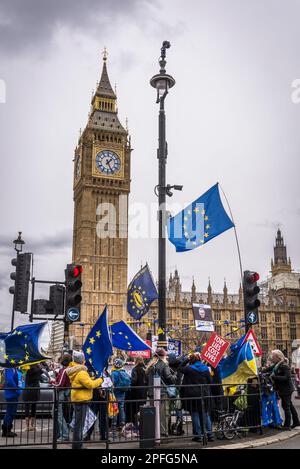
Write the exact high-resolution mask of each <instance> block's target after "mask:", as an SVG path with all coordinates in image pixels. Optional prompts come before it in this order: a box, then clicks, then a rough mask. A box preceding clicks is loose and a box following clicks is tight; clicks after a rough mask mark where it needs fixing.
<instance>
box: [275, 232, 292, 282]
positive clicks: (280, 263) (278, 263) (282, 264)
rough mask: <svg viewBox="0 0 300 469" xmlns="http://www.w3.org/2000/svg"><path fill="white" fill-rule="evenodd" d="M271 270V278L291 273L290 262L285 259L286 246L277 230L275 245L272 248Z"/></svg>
mask: <svg viewBox="0 0 300 469" xmlns="http://www.w3.org/2000/svg"><path fill="white" fill-rule="evenodd" d="M271 270H272V275H273V276H274V275H277V274H281V273H283V272H291V271H292V267H291V260H290V259H288V258H287V253H286V245H285V244H284V241H283V236H282V235H281V231H280V230H279V229H278V230H277V236H276V244H275V246H274V262H273V259H272V261H271Z"/></svg>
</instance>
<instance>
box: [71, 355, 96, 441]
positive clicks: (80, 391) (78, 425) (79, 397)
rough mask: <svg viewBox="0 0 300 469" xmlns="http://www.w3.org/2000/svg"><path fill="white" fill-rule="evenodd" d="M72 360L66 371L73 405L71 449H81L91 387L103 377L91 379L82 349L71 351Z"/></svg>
mask: <svg viewBox="0 0 300 469" xmlns="http://www.w3.org/2000/svg"><path fill="white" fill-rule="evenodd" d="M72 358H73V361H72V362H71V363H70V365H69V367H68V368H67V370H66V373H67V375H68V377H69V380H70V382H71V387H72V390H71V401H72V403H73V406H74V415H75V423H74V433H73V444H72V449H81V448H82V442H83V428H84V423H85V418H86V414H87V410H88V402H90V401H91V400H92V398H93V389H95V388H98V387H99V386H101V384H102V382H103V379H102V378H98V379H92V378H91V377H90V375H89V374H88V370H87V367H86V366H85V365H84V363H85V356H84V353H83V352H82V351H76V350H74V351H73V354H72Z"/></svg>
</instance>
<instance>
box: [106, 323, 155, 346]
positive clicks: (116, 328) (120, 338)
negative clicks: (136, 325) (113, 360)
mask: <svg viewBox="0 0 300 469" xmlns="http://www.w3.org/2000/svg"><path fill="white" fill-rule="evenodd" d="M111 334H112V344H113V347H115V348H118V349H120V350H131V351H140V350H149V349H151V347H149V345H148V344H146V342H144V341H143V339H141V338H140V337H139V336H138V335H137V334H136V333H135V332H134V330H133V329H131V327H130V326H128V324H126V322H124V321H119V322H115V323H114V324H113V325H112V326H111Z"/></svg>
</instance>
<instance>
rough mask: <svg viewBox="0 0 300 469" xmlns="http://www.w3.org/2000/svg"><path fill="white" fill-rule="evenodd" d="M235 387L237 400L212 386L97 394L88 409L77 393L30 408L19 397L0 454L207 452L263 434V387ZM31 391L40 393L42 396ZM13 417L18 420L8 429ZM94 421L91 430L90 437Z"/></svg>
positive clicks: (3, 412)
mask: <svg viewBox="0 0 300 469" xmlns="http://www.w3.org/2000/svg"><path fill="white" fill-rule="evenodd" d="M237 386H239V387H237V389H238V390H239V392H238V393H237V394H235V395H224V394H223V389H224V388H223V387H222V386H220V385H214V384H211V385H206V384H205V385H185V386H183V385H178V386H171V387H166V386H161V385H157V384H155V385H154V386H152V387H149V386H144V387H140V386H139V387H132V388H130V389H129V390H126V392H124V389H120V388H114V389H110V388H106V389H102V388H97V389H95V390H94V391H93V400H91V401H89V402H84V403H82V402H71V395H72V394H71V393H72V389H69V390H66V389H59V388H49V389H48V391H47V396H45V393H44V395H42V393H41V394H40V396H39V397H41V398H42V399H37V400H32V401H28V400H27V401H24V400H23V399H22V395H21V396H20V398H19V400H18V403H16V402H14V401H11V400H9V401H4V400H2V401H1V402H0V418H1V426H2V433H3V436H1V438H0V447H17V446H20V447H21V446H27V447H28V446H48V447H51V448H53V449H56V448H60V447H65V445H71V444H72V447H73V448H81V447H82V445H83V444H88V445H90V444H91V445H94V444H95V445H97V447H99V448H106V449H108V448H109V447H111V446H116V445H119V447H123V445H125V447H128V445H130V446H132V447H145V448H146V447H154V446H159V445H161V444H164V443H168V442H169V441H170V440H173V441H174V440H176V443H175V445H176V447H178V443H179V441H181V440H182V441H184V440H191V439H193V440H194V441H195V442H197V443H199V444H200V445H207V444H208V443H209V442H210V441H212V440H213V439H226V440H231V439H233V438H241V437H243V436H246V435H247V434H248V433H249V432H260V433H262V426H261V425H262V424H261V390H260V386H259V385H256V386H254V387H253V386H251V385H244V386H243V390H242V391H241V387H240V385H237ZM26 389H27V391H28V389H32V390H33V392H39V391H37V389H38V388H26ZM3 391H5V389H3V390H2V392H3ZM76 391H78V389H76ZM16 404H17V410H14V408H13V406H16ZM10 414H15V416H14V418H13V422H12V425H11V428H8V427H10V425H9V424H8V425H7V422H9V415H10ZM7 415H8V417H7ZM88 420H89V425H90V428H89V429H88V431H86V429H87V426H88V425H87V423H88ZM72 427H73V430H72V429H71V428H72ZM9 432H10V433H9ZM11 433H14V434H15V436H12V435H11Z"/></svg>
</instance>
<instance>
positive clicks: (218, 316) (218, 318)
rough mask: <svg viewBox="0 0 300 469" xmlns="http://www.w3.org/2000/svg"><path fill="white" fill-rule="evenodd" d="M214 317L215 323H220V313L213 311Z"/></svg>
mask: <svg viewBox="0 0 300 469" xmlns="http://www.w3.org/2000/svg"><path fill="white" fill-rule="evenodd" d="M214 316H215V321H221V313H220V311H215V312H214Z"/></svg>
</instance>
